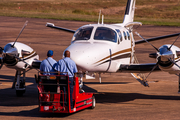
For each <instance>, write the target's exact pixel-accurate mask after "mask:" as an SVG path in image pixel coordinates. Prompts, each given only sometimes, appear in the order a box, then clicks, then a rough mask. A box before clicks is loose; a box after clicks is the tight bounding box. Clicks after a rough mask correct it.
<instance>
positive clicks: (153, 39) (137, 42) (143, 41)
mask: <svg viewBox="0 0 180 120" xmlns="http://www.w3.org/2000/svg"><path fill="white" fill-rule="evenodd" d="M179 34H180V33H175V34H170V35H164V36H158V37H153V38H148V39H146V40H147V41H148V42H150V41H155V40H161V39H165V38H170V37H174V36H178V35H179ZM145 42H146V41H145V40H138V41H135V44H140V43H145Z"/></svg>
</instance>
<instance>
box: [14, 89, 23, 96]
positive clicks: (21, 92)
mask: <svg viewBox="0 0 180 120" xmlns="http://www.w3.org/2000/svg"><path fill="white" fill-rule="evenodd" d="M24 93H25V90H16V96H17V97H21V96H23V94H24Z"/></svg>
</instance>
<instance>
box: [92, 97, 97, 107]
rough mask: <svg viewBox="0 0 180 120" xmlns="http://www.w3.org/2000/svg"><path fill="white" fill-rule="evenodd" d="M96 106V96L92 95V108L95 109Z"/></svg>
mask: <svg viewBox="0 0 180 120" xmlns="http://www.w3.org/2000/svg"><path fill="white" fill-rule="evenodd" d="M95 106H96V99H95V97H94V96H92V106H91V109H94V108H95Z"/></svg>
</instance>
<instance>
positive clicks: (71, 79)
mask: <svg viewBox="0 0 180 120" xmlns="http://www.w3.org/2000/svg"><path fill="white" fill-rule="evenodd" d="M69 82H70V83H69V88H70V102H71V109H73V95H72V94H73V89H74V78H73V77H69Z"/></svg>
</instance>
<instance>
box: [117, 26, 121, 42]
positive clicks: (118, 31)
mask: <svg viewBox="0 0 180 120" xmlns="http://www.w3.org/2000/svg"><path fill="white" fill-rule="evenodd" d="M116 31H117V33H118V35H119V39H120V42H121V41H122V34H121V31H120V30H118V29H116Z"/></svg>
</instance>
